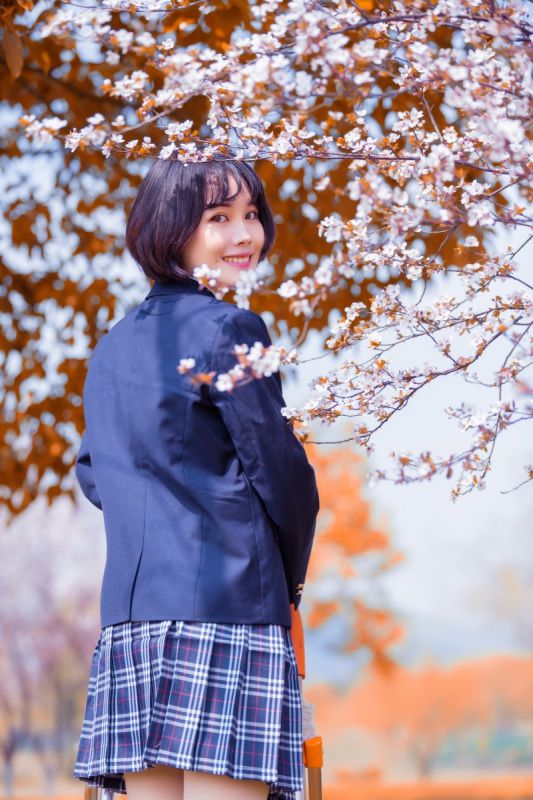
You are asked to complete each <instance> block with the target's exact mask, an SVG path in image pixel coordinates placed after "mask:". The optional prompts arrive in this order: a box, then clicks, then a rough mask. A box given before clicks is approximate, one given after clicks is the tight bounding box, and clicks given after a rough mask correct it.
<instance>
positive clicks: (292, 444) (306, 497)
mask: <svg viewBox="0 0 533 800" xmlns="http://www.w3.org/2000/svg"><path fill="white" fill-rule="evenodd" d="M255 342H261V343H262V344H263V345H265V347H266V346H270V345H271V344H272V341H271V339H270V336H269V334H268V330H267V327H266V325H265V323H264V322H263V320H262V319H261V317H260V316H259V315H258V314H255V313H254V312H251V311H243V310H237V311H235V312H234V313H230V314H228V316H227V317H226V319H225V320H224V321H223V322H222V323H221V326H220V328H219V330H218V332H217V336H216V340H215V344H214V348H213V356H212V363H211V369H212V370H215V371H216V372H217V373H219V372H228V371H229V369H231V367H233V366H235V364H236V356H235V354H234V352H233V348H234V346H235V345H236V344H247V345H248V346H249V347H252V345H253V344H254V343H255ZM209 391H210V396H211V399H212V401H213V402H214V403H215V405H216V406H217V408H218V409H219V410H220V413H221V414H222V417H223V419H224V422H225V424H226V427H227V428H228V431H229V433H230V435H231V437H232V440H233V444H234V446H235V449H236V451H237V456H238V458H239V460H240V462H241V464H242V466H243V469H244V472H245V473H246V475H247V477H248V478H249V480H250V482H251V484H252V486H253V488H254V489H255V491H256V492H257V494H258V495H259V497H260V498H261V499H262V501H263V503H264V505H265V508H266V510H267V513H268V515H269V517H270V519H271V521H272V522H273V523H274V526H275V528H276V530H277V533H278V540H279V544H280V548H281V553H282V557H283V562H284V565H285V571H286V574H287V581H288V588H289V596H290V601H291V603H294V605H295V608H297V607H298V605H299V603H300V596H301V592H302V589H303V584H304V581H305V575H306V572H307V566H308V562H309V558H310V555H311V547H312V543H313V537H314V532H315V525H316V516H317V513H318V509H319V500H318V491H317V486H316V480H315V473H314V471H313V468H312V467H311V465H310V464H309V461H308V460H307V455H306V453H305V450H304V448H303V446H302V445H301V443H300V442H299V441H298V439H297V438H296V436H295V435H294V433H293V431H292V428H291V426H290V425H289V423H288V421H287V419H286V418H285V417H284V416H283V415H282V413H281V409H282V408H283V407H284V406H285V405H286V403H285V400H284V398H283V394H282V390H281V379H280V376H279V373H278V372H277V373H274V374H273V375H272V376H270V377H263V378H258V379H254V380H251V381H250V382H249V383H247V384H245V385H242V386H237V387H236V388H234V389H233V391H232V392H221V391H219V390H218V389H217V388H216V386H215V385H214V383H212V384H211V385H210V389H209Z"/></svg>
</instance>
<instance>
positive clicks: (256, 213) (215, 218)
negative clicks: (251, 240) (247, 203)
mask: <svg viewBox="0 0 533 800" xmlns="http://www.w3.org/2000/svg"><path fill="white" fill-rule="evenodd" d="M248 214H255V219H259V211H249V212H248ZM219 217H226V219H227V214H215V215H214V217H211V222H216V221H217V219H218V218H219Z"/></svg>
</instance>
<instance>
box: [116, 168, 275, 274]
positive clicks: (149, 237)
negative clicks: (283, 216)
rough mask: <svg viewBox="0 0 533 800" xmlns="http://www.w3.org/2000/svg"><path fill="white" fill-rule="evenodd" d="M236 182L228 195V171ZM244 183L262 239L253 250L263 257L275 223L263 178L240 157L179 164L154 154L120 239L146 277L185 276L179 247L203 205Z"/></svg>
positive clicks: (208, 205) (194, 226)
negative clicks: (259, 247) (123, 238)
mask: <svg viewBox="0 0 533 800" xmlns="http://www.w3.org/2000/svg"><path fill="white" fill-rule="evenodd" d="M230 174H231V175H233V177H234V178H235V180H236V182H237V192H236V193H235V194H233V195H231V196H230V194H229V191H230V186H229V175H230ZM243 181H244V183H245V184H246V186H247V188H248V190H249V192H250V196H251V202H252V203H254V204H255V205H256V206H257V212H258V217H259V221H260V222H261V224H262V226H263V230H264V232H265V243H264V245H263V248H262V250H261V253H260V255H259V258H260V259H262V258H264V257H265V256H266V254H267V253H268V251H269V250H270V248H271V247H272V243H273V241H274V237H275V232H276V226H275V223H274V218H273V215H272V211H271V209H270V206H269V205H268V202H267V199H266V196H265V190H264V186H263V183H262V181H261V179H260V178H259V176H258V175H257V173H256V172H255V170H254V168H253V167H252V166H250V164H248V163H247V162H246V161H239V160H236V159H235V160H234V159H222V158H220V157H218V158H217V157H216V156H215V158H213V159H212V160H210V161H201V162H198V161H194V162H188V163H187V164H185V163H184V162H182V161H178V160H177V159H168V160H163V159H157V160H156V161H155V162H154V163H153V165H152V166H151V168H150V169H149V171H148V172H147V174H146V175H145V177H144V178H143V180H142V183H141V185H140V187H139V191H138V193H137V196H136V198H135V201H134V203H133V205H132V208H131V211H130V214H129V217H128V223H127V226H126V244H127V247H128V250H129V251H130V253H131V255H132V256H133V258H134V259H135V260H136V261H137V262H138V264H139V265H140V266H141V269H142V270H143V272H144V274H145V275H146V276H147V277H148V278H150V280H154V281H157V282H159V283H176V282H179V281H180V280H184V279H186V278H188V277H190V273H189V272H187V270H186V269H185V267H184V264H183V260H182V255H181V253H182V250H183V247H184V246H185V244H186V243H187V242H188V241H189V239H190V238H191V236H192V235H193V233H194V232H195V230H196V229H197V227H198V225H199V224H200V221H201V219H202V214H203V213H204V211H205V209H206V208H213V207H214V206H217V205H220V204H222V203H224V202H228V201H230V202H231V201H232V200H234V198H235V197H237V195H238V194H239V193H240V192H241V189H242V182H243Z"/></svg>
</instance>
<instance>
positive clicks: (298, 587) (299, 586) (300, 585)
mask: <svg viewBox="0 0 533 800" xmlns="http://www.w3.org/2000/svg"><path fill="white" fill-rule="evenodd" d="M303 590H304V585H303V583H297V584H296V594H301V593H302V592H303Z"/></svg>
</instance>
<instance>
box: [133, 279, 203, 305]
mask: <svg viewBox="0 0 533 800" xmlns="http://www.w3.org/2000/svg"><path fill="white" fill-rule="evenodd" d="M184 293H185V294H191V293H192V294H200V293H202V294H206V295H208V296H210V297H214V296H215V295H214V294H213V292H212V291H211V290H210V289H208V288H207V286H202V285H201V284H200V283H198V281H197V280H196V279H195V278H183V279H182V280H179V281H175V282H173V283H158V281H155V282H154V285H153V286H152V288H151V289H150V291H149V292H148V294H147V295H146V297H145V298H144V299H145V300H148V299H149V298H150V297H157V296H158V295H168V296H170V297H172V296H177V295H180V294H184Z"/></svg>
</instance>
